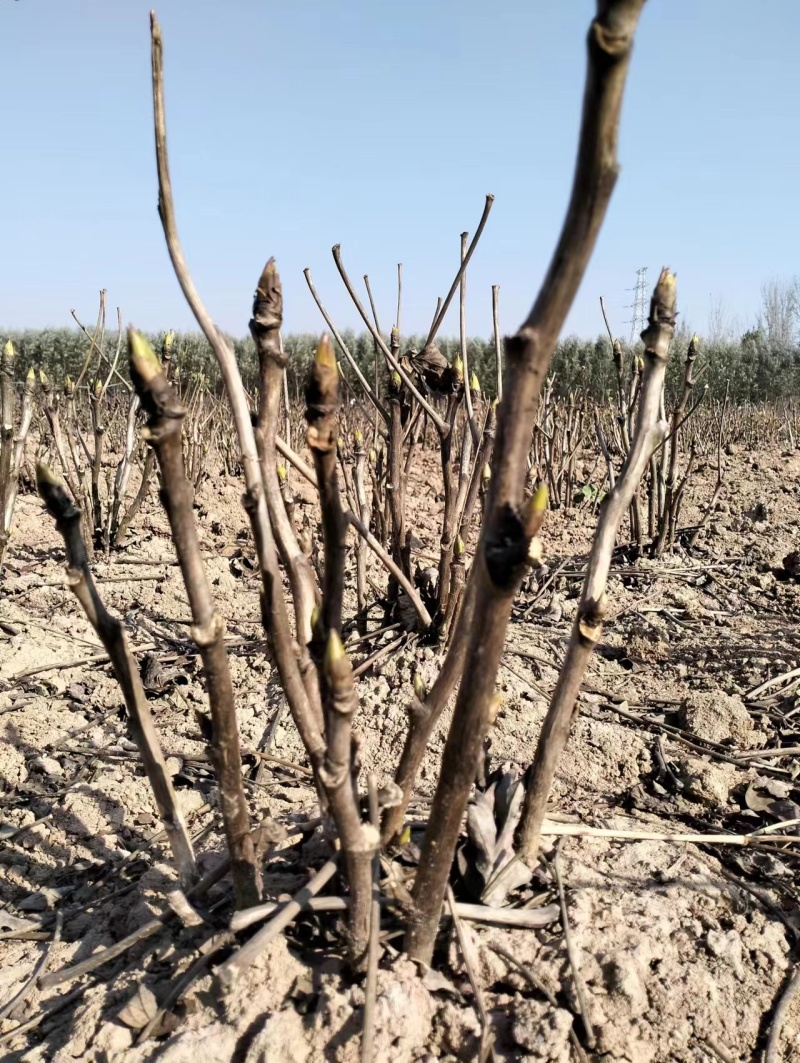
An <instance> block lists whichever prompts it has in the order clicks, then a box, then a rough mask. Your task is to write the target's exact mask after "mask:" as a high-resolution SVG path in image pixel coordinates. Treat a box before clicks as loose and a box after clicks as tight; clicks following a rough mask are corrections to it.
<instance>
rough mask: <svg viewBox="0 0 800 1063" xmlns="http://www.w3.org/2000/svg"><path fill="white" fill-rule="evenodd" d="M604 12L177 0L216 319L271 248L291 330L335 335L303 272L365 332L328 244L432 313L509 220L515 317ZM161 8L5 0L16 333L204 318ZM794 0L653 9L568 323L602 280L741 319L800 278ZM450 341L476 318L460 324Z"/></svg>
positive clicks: (581, 4) (170, 35)
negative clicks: (166, 210)
mask: <svg viewBox="0 0 800 1063" xmlns="http://www.w3.org/2000/svg"><path fill="white" fill-rule="evenodd" d="M593 9H594V5H593V3H591V2H590V0H549V2H544V3H543V2H541V0H540V2H539V3H532V2H530V0H497V2H496V3H493V4H488V5H487V4H486V3H485V2H483V0H425V2H423V0H403V2H402V3H393V4H389V3H381V2H376V0H293V2H292V0H290V2H277V0H275V2H266V0H259V2H256V0H213V2H212V0H192V2H191V3H189V2H187V0H160V3H159V5H158V7H157V9H156V10H157V14H158V17H159V19H160V22H161V25H162V30H163V34H164V49H165V52H164V54H165V74H166V105H167V122H168V128H169V136H170V154H171V166H172V176H173V183H174V188H175V196H176V204H177V212H178V223H179V228H180V231H181V236H182V239H183V244H184V248H185V250H186V254H187V257H188V260H189V264H190V267H191V269H192V272H193V274H194V277H195V281H196V283H197V285H198V287H199V289H200V291H201V293H202V295H203V297H204V299H205V301H206V303H207V305H208V306H209V308H210V310H211V312H212V314H213V315H214V316H215V318H216V320H217V322H218V324H219V325H220V326H221V327H223V328H224V329H227V330H229V331H231V332H233V333H235V334H237V335H244V334H246V332H247V320H248V317H249V310H250V301H251V297H252V291H253V288H254V286H255V282H256V280H257V278H258V275H259V271H260V269H261V267H262V266H263V264H264V261H265V260H266V258H267V257H268V256H269V255H275V256H276V258H277V261H278V267H279V269H280V272H281V276H282V278H283V282H284V292H285V303H286V308H285V309H286V319H285V328H286V331H289V332H291V331H306V330H312V331H317V330H320V329H321V328H322V327H323V326H322V320H321V318H320V317H319V314H318V311H317V310H316V307H315V306H314V304H313V302H312V300H311V297H310V295H309V293H308V291H307V289H306V286H305V281H304V280H303V276H302V270H303V268H304V267H306V266H309V267H310V268H311V270H312V274H313V277H314V280H315V283H316V285H317V288H318V290H319V292H320V294H321V296H322V298H323V299H324V300H325V301H326V302H327V304H328V307H329V309H330V311H331V313H332V315H333V317H334V319H335V321H336V322H337V324H338V325H339V327H341V328H344V327H348V326H357V325H358V320H357V315H356V312H355V310H354V309H353V308H352V306H351V305H350V303H349V300H348V297H347V295H346V293H345V292H344V289H343V287H342V285H341V282H340V281H339V278H338V275H337V274H336V271H335V267H334V265H333V261H332V258H331V253H330V248H331V246H332V245H333V244H334V243H337V242H340V243H341V245H342V253H343V258H344V261H345V264H346V266H347V267H348V269H349V271H350V274H351V276H352V277H353V278H356V279H359V280H360V278H361V276H362V275H363V274H364V273H365V272H368V273H369V275H370V279H371V281H372V284H373V289H374V292H375V294H376V297H377V300H378V306H379V312H380V314H381V317H382V322H383V323H385V324H384V327H385V328H386V327H388V323H390V321H391V318H392V315H393V313H394V311H393V307H394V300H395V276H396V264H397V262H398V261H402V262H403V263H404V293H405V304H404V320H403V331H404V332H409V331H415V332H420V331H423V330H424V329H426V328H427V325H428V324H429V322H430V319H431V317H432V313H433V309H434V307H435V303H436V297H437V296H438V295H444V294H445V292H446V290H447V288H448V287H449V285H450V283H451V280H452V277H453V274H454V271H455V269H456V268H457V264H458V257H459V234H460V233H461V232H462V231H463V230H469V231H473V230H474V228H475V226H476V224H477V221H478V218H479V216H480V212H481V209H482V206H483V200H484V195H485V194H486V193H487V192H493V193H494V194H495V196H496V201H495V205H494V209H493V211H492V215H491V218H490V220H489V224H488V226H487V229H486V232H485V233H484V237H483V240H482V242H481V245H480V246H479V248H478V251H477V252H476V256H475V258H474V259H473V265H471V267H470V271H469V276H468V299H469V302H468V316H467V320H468V328H469V331H470V333H471V334H479V335H488V334H489V332H490V329H491V285H492V284H499V285H500V302H501V323H502V327H503V330H504V331H505V332H510V331H512V330H514V329H515V328H516V327H517V326H518V325H519V323H520V321H521V320H522V319H523V318H524V316H525V314H526V313H527V311H528V308H529V306H530V304H531V302H532V301H533V298H534V296H535V294H536V289H537V286H538V285H539V283H540V280H541V278H542V276H543V273H544V271H545V269H546V267H547V263H548V260H549V257H550V253H551V251H552V248H553V245H554V241H555V239H556V236H557V233H558V230H559V227H560V224H561V220H562V216H563V212H564V208H565V205H566V201H567V197H568V194H569V188H570V181H571V172H572V165H573V160H574V155H575V147H576V134H577V129H578V121H579V112H580V101H581V94H582V86H583V78H584V70H585V60H584V38H585V31H586V28H587V26H588V24H589V20H590V18H591V14H592V11H593ZM148 11H149V4H148V3H146V2H140V0H0V40H2V42H3V74H2V81H3V95H4V106H3V109H2V118H1V119H0V128H2V133H3V136H2V143H3V149H4V150H3V162H2V166H0V202H1V203H2V224H0V246H1V247H2V258H0V263H1V264H0V326H7V327H23V326H42V325H64V324H67V325H68V324H71V318H70V316H69V311H70V308H71V307H75V308H76V309H77V310H78V312H79V314H80V315H82V316H83V317H84V318H85V319H90V318H91V317H92V315H93V314H94V313H95V311H96V303H97V292H98V290H99V289H100V288H101V287H105V288H106V289H107V290H108V300H109V304H110V306H111V307H113V306H116V305H118V304H119V305H121V306H122V309H123V314H124V318H125V320H126V321H133V322H134V323H135V324H137V325H138V326H139V327H142V328H148V329H154V330H155V329H159V328H167V327H174V328H179V329H182V328H187V327H193V324H194V323H193V319H192V318H191V315H190V313H189V311H188V309H187V308H186V306H185V304H184V302H183V299H182V297H181V294H180V291H179V289H178V286H177V283H176V282H175V280H174V278H173V274H172V270H171V267H170V264H169V261H168V258H167V253H166V249H165V246H164V242H163V237H162V233H161V228H160V224H159V221H158V216H157V213H156V179H155V163H154V156H153V146H152V133H151V97H150V66H149V63H150V60H149V19H148ZM798 42H800V3H798V2H797V0H769V2H768V3H766V2H765V3H761V4H759V5H756V6H755V7H754V6H753V4H752V3H747V4H746V3H744V0H702V3H699V2H698V0H649V2H648V3H647V4H646V6H645V11H644V14H643V16H642V22H641V25H640V30H639V35H638V39H637V44H636V48H635V51H634V56H633V61H632V68H631V73H630V77H629V81H628V90H627V96H626V101H625V106H624V110H623V120H622V128H621V137H620V160H621V163H622V173H621V176H620V179H619V181H618V183H617V188H616V190H615V193H614V196H613V199H612V203H611V207H610V210H609V213H608V216H607V220H606V224H605V226H604V229H603V232H602V233H601V236H600V240H599V243H598V246H597V248H596V251H595V254H594V257H593V259H592V262H591V264H590V268H589V271H588V273H587V276H586V279H585V281H584V283H583V286H582V288H581V291H580V293H579V295H578V298H577V301H576V304H575V306H574V308H573V311H572V313H571V315H570V317H569V320H568V322H567V328H566V331H567V332H578V333H581V334H585V335H595V334H596V333H598V332H599V331H600V329H601V327H602V321H601V319H600V315H599V310H598V296H599V295H601V294H602V295H604V296H605V298H606V302H607V305H608V308H609V311H610V314H611V317H612V322H613V325H614V329H615V332H617V333H621V334H623V335H627V333H628V326H627V325H625V324H624V322H625V321H627V320H628V319H629V318H630V311H629V310H628V309H626V308H625V304H626V303H629V302H630V301H631V292H629V291H626V289H629V288H631V287H632V286H633V284H634V282H635V270H636V268H637V267H639V266H647V267H648V268H649V281H650V282H651V283H652V282H654V281H655V278H656V276H657V272H658V269H659V267H660V266H661V265H663V264H668V265H670V266H671V267H672V268H674V269H676V270H677V272H678V282H679V297H680V307H681V310H682V313H683V317H684V319H685V320H686V321H687V322H688V323H689V324H690V325H691V326H692V327H694V328H697V329H698V330H701V331H702V330H703V329H704V328H705V326H706V323H707V319H708V311H709V304H710V299H711V298H712V297H718V298H721V299H722V300H723V301H724V305H725V308H726V311H727V313H728V314H729V315H730V316H731V317H737V318H738V319H739V321H740V323H741V324H743V325H747V324H749V323H750V322H751V321H752V320H753V319H754V318H755V316H756V314H757V311H758V302H759V289H760V285H761V283H762V282H763V281H764V280H765V279H767V278H768V277H770V276H778V277H789V276H792V275H793V274H794V273H795V272H800V269H798V259H797V253H798V248H800V210H799V209H798V198H799V197H798V181H797V175H798V169H800V167H799V165H798V164H800V117H799V114H800V61H798ZM443 331H444V333H446V334H453V333H455V332H456V331H457V317H456V314H455V313H453V312H451V314H450V315H449V317H448V320H447V322H446V324H445V327H444V330H443Z"/></svg>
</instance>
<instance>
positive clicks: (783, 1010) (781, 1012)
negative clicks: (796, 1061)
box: [764, 967, 800, 1063]
mask: <svg viewBox="0 0 800 1063" xmlns="http://www.w3.org/2000/svg"><path fill="white" fill-rule="evenodd" d="M798 993H800V967H798V969H797V970H796V971H795V973H794V975H793V976H792V980H791V981H790V982H789V984H788V985H787V987H786V989H784V991H783V993H782V995H781V999H780V1000H779V1002H778V1006H777V1008H776V1009H775V1014H774V1015H773V1017H772V1028H771V1029H770V1032H769V1041H768V1042H767V1052H766V1056H765V1057H764V1063H781V1056H780V1042H781V1031H782V1030H783V1024H784V1022H785V1021H786V1016H787V1015H788V1014H789V1008H790V1007H791V1006H792V1002H793V1001H794V998H795V997H796V996H797V994H798Z"/></svg>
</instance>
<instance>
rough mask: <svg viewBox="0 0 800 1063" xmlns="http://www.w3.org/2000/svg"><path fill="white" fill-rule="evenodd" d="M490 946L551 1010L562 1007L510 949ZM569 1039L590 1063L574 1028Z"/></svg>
mask: <svg viewBox="0 0 800 1063" xmlns="http://www.w3.org/2000/svg"><path fill="white" fill-rule="evenodd" d="M488 945H489V948H490V949H492V951H493V952H496V953H497V955H498V956H502V957H503V959H504V960H505V961H506V963H508V964H510V966H511V967H513V968H514V969H515V970H517V971H519V973H520V974H521V975H522V976H523V977H524V978H527V980H528V981H529V982H530V983H531V985H532V986H533V987H534V989H538V991H539V992H540V993H541V994H542V996H544V997H545V998H546V999H547V1002H548V1003H549V1005H550V1007H551V1008H559V1007H560V1006H561V1005H560V1004H559V1003H558V1000H556V996H555V993H552V992H551V991H550V990H549V989H548V987H547V986H546V985H545V983H544V982H543V981H542V980H541V979H540V978H539V977H538V976H537V975H536V974H534V972H533V971H532V970H531V969H530V967H527V966H526V965H525V964H524V963H520V962H519V960H518V959H516V957H514V956H512V955H511V953H510V952H509V951H508V949H505V948H503V946H502V945H498V944H497V943H496V942H495V941H490V942H488ZM569 1039H570V1041H571V1042H572V1047H573V1048H574V1049H575V1054H576V1056H577V1057H578V1059H579V1060H580V1063H589V1061H588V1059H587V1057H586V1053H585V1052H584V1050H583V1048H582V1047H581V1043H580V1041H579V1040H578V1035H577V1034H576V1033H575V1030H574V1029H573V1028H572V1027H570V1031H569Z"/></svg>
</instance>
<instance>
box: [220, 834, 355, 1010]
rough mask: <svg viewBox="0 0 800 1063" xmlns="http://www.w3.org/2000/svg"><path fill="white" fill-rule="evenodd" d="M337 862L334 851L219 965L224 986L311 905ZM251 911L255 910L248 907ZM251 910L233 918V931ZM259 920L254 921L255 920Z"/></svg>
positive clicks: (237, 975)
mask: <svg viewBox="0 0 800 1063" xmlns="http://www.w3.org/2000/svg"><path fill="white" fill-rule="evenodd" d="M337 865H338V854H334V856H333V857H331V859H330V860H328V862H327V863H325V864H323V865H322V867H321V868H320V869H319V871H318V872H317V873H316V875H314V877H313V878H312V879H310V881H309V882H308V883H307V884H306V885H305V886H303V888H302V889H301V890H298V892H297V893H295V895H294V897H292V899H291V900H290V901H289V902H288V904H285V905H282V906H281V910H280V911H279V912H278V913H277V915H276V916H275V918H274V919H272V920H270V922H269V923H267V925H266V926H265V927H263V928H262V929H261V930H259V932H258V933H257V934H255V935H254V936H253V937H251V938H250V940H249V941H248V942H247V944H246V945H243V946H242V948H240V949H239V951H238V952H237V953H235V954H234V955H233V956H231V958H230V959H229V960H227V961H226V962H225V963H223V964H222V966H221V967H218V968H217V977H218V978H219V981H220V984H221V985H222V986H223V987H224V988H225V989H231V988H232V987H233V985H234V983H235V982H236V979H237V978H238V977H239V975H240V974H242V972H243V971H245V970H247V968H248V967H249V966H250V964H251V963H253V961H254V960H255V959H256V957H257V956H258V955H259V954H260V953H261V952H263V950H264V949H265V948H266V947H267V945H268V944H269V943H270V941H272V940H273V939H274V938H276V937H277V936H278V934H280V933H281V931H282V930H285V929H286V927H287V926H288V925H289V924H290V923H291V922H292V920H293V919H294V918H295V917H296V916H297V915H298V914H299V913H300V912H301V911H302V910H303V908H305V907H306V906H307V905H308V902H309V901H310V900H311V898H312V897H314V896H315V895H316V894H317V893H319V891H320V890H321V889H322V887H323V886H324V885H325V883H326V882H327V881H328V880H329V879H330V878H332V877H333V874H334V873H335V871H336V868H337ZM256 907H257V908H259V909H263V908H265V907H267V906H266V905H257V906H256ZM249 911H250V912H252V911H253V909H252V908H251V909H249ZM247 912H248V909H244V910H242V911H241V912H238V913H236V915H235V916H234V918H233V919H232V920H231V924H230V929H231V931H232V932H236V931H237V930H241V929H243V927H242V921H241V919H240V918H237V916H238V917H241V916H244V915H246V914H247ZM256 921H257V920H252V922H256ZM245 925H246V926H250V925H251V923H246V924H245Z"/></svg>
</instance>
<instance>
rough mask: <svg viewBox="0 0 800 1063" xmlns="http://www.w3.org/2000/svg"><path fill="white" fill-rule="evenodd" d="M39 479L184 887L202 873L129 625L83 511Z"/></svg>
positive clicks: (42, 475)
mask: <svg viewBox="0 0 800 1063" xmlns="http://www.w3.org/2000/svg"><path fill="white" fill-rule="evenodd" d="M36 481H37V487H38V489H39V494H40V495H41V496H42V499H43V500H44V503H45V505H46V506H47V510H48V512H49V513H50V515H51V516H52V517H53V519H54V520H55V522H56V528H57V530H58V531H59V533H60V534H61V536H62V538H63V539H64V547H65V549H66V553H67V564H68V568H67V575H68V579H69V585H70V589H71V590H72V592H73V594H74V595H75V597H76V598H77V599H78V601H79V602H80V604H81V606H82V607H83V610H84V612H85V613H86V616H87V618H88V620H89V622H90V623H91V625H92V627H93V628H94V630H95V632H96V633H97V636H98V638H99V639H100V641H101V642H102V644H103V646H104V647H105V649H106V652H107V654H108V657H109V659H110V661H111V664H112V667H113V669H114V674H115V676H116V678H117V682H118V683H119V685H120V687H121V689H122V695H123V698H124V700H125V706H126V708H127V710H128V726H129V729H130V733H131V737H132V738H133V740H134V742H135V743H136V746H137V748H138V750H139V755H140V756H141V758H142V765H143V767H144V770H145V774H146V775H147V778H148V780H149V782H150V786H151V788H152V791H153V797H154V799H155V802H156V807H157V808H158V812H159V815H160V817H161V821H162V823H163V824H164V830H165V831H166V833H167V837H168V839H169V843H170V847H171V849H172V855H173V857H174V859H175V864H176V866H177V868H178V874H179V875H180V879H181V883H182V884H183V885H184V887H188V886H191V885H192V883H193V882H194V881H195V879H196V877H197V865H196V863H195V858H194V852H193V850H192V843H191V840H190V838H189V832H188V830H187V827H186V823H185V822H184V819H183V816H182V815H181V812H180V809H179V807H178V802H177V800H176V798H175V792H174V790H173V788H172V781H171V779H170V776H169V772H168V771H167V765H166V761H165V759H164V754H163V752H162V750H161V743H160V742H159V740H158V734H157V732H156V729H155V725H154V724H153V717H152V715H151V713H150V707H149V705H148V703H147V697H146V695H145V692H144V688H143V686H142V680H141V678H140V675H139V669H138V667H137V664H136V661H135V660H134V658H133V654H132V653H131V651H130V646H129V644H128V639H127V637H126V634H125V629H124V627H123V626H122V624H121V622H120V621H119V620H118V619H117V618H116V617H115V616H112V615H111V613H109V612H108V610H107V609H106V607H105V605H104V603H103V600H102V599H101V597H100V595H99V594H98V592H97V588H96V587H95V584H94V580H93V579H92V573H91V570H90V568H89V559H88V557H87V554H86V546H85V544H84V541H83V537H82V535H81V511H80V509H79V508H78V507H77V506H76V505H75V504H74V503H73V502H72V501H71V499H70V498H69V496H68V495H67V493H66V491H65V490H64V488H63V486H62V485H61V484H60V483H59V482H58V481H57V480H56V479H55V477H54V476H53V474H52V473H51V472H50V470H49V469H48V468H47V466H45V465H39V466H38V467H37V470H36Z"/></svg>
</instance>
